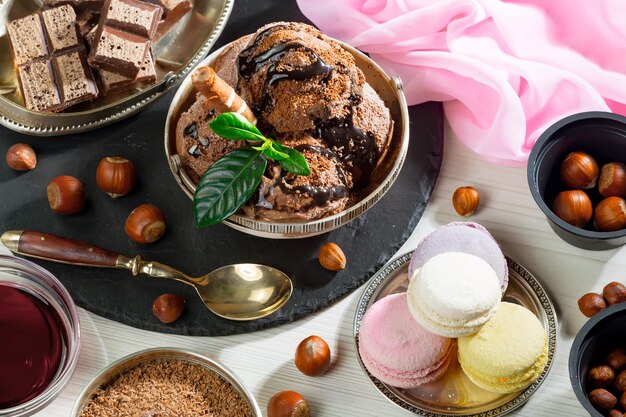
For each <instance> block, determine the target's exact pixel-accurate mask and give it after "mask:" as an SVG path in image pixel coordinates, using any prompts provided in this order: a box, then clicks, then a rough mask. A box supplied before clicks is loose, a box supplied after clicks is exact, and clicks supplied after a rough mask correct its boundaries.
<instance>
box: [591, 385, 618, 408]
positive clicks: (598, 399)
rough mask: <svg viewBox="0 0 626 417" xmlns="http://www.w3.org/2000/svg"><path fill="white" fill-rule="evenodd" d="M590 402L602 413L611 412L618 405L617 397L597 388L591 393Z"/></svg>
mask: <svg viewBox="0 0 626 417" xmlns="http://www.w3.org/2000/svg"><path fill="white" fill-rule="evenodd" d="M589 401H591V403H592V404H593V405H594V406H595V407H596V408H599V409H600V410H602V411H609V410H611V409H612V408H613V407H615V404H617V397H615V395H613V394H611V393H610V392H609V391H607V390H605V389H604V388H596V389H594V390H593V391H591V392H590V393H589Z"/></svg>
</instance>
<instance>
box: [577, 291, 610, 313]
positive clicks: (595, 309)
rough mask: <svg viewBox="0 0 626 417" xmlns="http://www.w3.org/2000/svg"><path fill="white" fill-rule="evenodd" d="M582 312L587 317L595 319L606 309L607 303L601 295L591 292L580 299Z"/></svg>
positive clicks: (579, 303)
mask: <svg viewBox="0 0 626 417" xmlns="http://www.w3.org/2000/svg"><path fill="white" fill-rule="evenodd" d="M578 308H579V309H580V312H581V313H583V314H584V315H585V316H587V317H593V316H595V315H596V314H597V313H599V312H601V311H602V310H604V309H605V308H606V302H605V301H604V298H602V296H601V295H600V294H596V293H593V292H590V293H588V294H585V295H583V296H582V297H580V298H579V299H578Z"/></svg>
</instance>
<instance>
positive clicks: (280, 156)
mask: <svg viewBox="0 0 626 417" xmlns="http://www.w3.org/2000/svg"><path fill="white" fill-rule="evenodd" d="M265 145H268V146H266V147H265V149H264V150H263V154H264V155H265V156H267V157H268V158H270V159H273V160H274V161H282V160H284V159H287V158H289V155H288V154H287V153H286V152H284V151H283V150H282V149H280V150H279V149H278V147H277V146H276V145H280V144H279V143H277V142H274V141H273V140H268V141H267V142H265V143H264V144H263V146H265ZM283 148H284V146H283Z"/></svg>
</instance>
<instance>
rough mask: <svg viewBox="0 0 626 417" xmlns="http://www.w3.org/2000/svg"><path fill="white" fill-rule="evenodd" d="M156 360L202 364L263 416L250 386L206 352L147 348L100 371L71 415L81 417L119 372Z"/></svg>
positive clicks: (84, 391) (253, 413)
mask: <svg viewBox="0 0 626 417" xmlns="http://www.w3.org/2000/svg"><path fill="white" fill-rule="evenodd" d="M157 360H171V361H179V362H184V363H188V364H192V365H199V366H201V367H203V368H205V369H208V370H209V371H211V372H214V373H216V374H218V375H219V376H220V377H221V378H222V379H224V380H225V381H226V382H228V383H229V384H230V385H231V387H232V388H233V389H234V390H235V391H236V392H237V393H238V394H239V395H240V396H241V397H242V398H243V399H244V400H245V401H246V402H247V403H248V406H249V407H250V410H251V411H252V415H253V416H254V417H263V414H261V409H260V408H259V405H258V404H257V402H256V400H255V399H254V397H253V396H252V393H251V392H250V391H248V389H247V388H246V387H245V386H244V385H243V382H242V381H241V380H240V379H239V377H237V376H236V375H235V374H234V373H233V371H231V370H230V369H228V368H227V367H225V366H224V365H221V364H220V363H218V362H216V361H214V360H213V359H209V358H208V357H206V356H204V355H201V354H199V353H196V352H192V351H189V350H184V349H177V348H154V349H146V350H142V351H140V352H136V353H133V354H131V355H128V356H126V357H124V358H122V359H120V360H118V361H116V362H113V363H112V364H111V365H109V366H108V367H107V368H105V369H104V370H103V371H102V372H100V374H98V375H96V377H95V378H94V379H93V380H91V382H90V383H89V385H87V387H85V389H84V390H83V391H82V392H81V393H80V395H79V396H78V399H77V400H76V403H75V404H74V408H73V409H72V414H71V417H78V416H79V415H80V413H81V411H82V409H83V407H84V406H85V405H86V404H87V403H88V402H89V401H91V399H92V398H93V396H94V394H95V393H96V392H98V390H99V389H101V388H103V387H106V386H107V385H108V384H110V383H112V382H113V381H114V380H115V379H116V378H117V377H118V376H119V375H121V374H123V373H124V372H127V371H130V370H131V369H133V368H135V367H137V366H139V365H141V364H145V363H151V362H154V361H157Z"/></svg>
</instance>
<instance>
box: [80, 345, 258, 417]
mask: <svg viewBox="0 0 626 417" xmlns="http://www.w3.org/2000/svg"><path fill="white" fill-rule="evenodd" d="M200 415H203V416H205V415H206V416H221V417H262V414H261V409H260V408H259V405H258V404H257V402H256V400H255V399H254V397H253V396H252V394H251V393H250V391H248V390H247V389H246V388H245V386H244V385H243V383H242V382H241V380H240V379H239V378H238V377H237V376H236V375H235V374H234V373H233V372H232V371H230V370H229V369H228V368H226V367H224V366H223V365H221V364H219V363H217V362H216V361H214V360H212V359H210V358H208V357H206V356H203V355H201V354H198V353H195V352H190V351H187V350H182V349H176V348H155V349H147V350H143V351H140V352H137V353H133V354H131V355H129V356H126V357H125V358H122V359H120V360H118V361H117V362H114V363H113V364H111V365H110V366H109V367H107V368H106V369H104V370H103V371H102V372H100V374H99V375H97V376H96V377H95V378H94V379H93V380H92V381H91V382H90V383H89V385H87V387H86V388H85V389H84V390H83V392H82V393H81V394H80V396H79V397H78V400H77V401H76V403H75V405H74V409H73V410H72V414H71V416H72V417H113V416H115V417H121V416H180V417H186V416H200Z"/></svg>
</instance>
